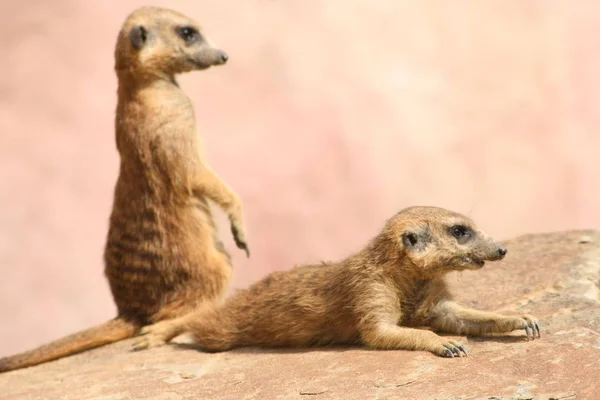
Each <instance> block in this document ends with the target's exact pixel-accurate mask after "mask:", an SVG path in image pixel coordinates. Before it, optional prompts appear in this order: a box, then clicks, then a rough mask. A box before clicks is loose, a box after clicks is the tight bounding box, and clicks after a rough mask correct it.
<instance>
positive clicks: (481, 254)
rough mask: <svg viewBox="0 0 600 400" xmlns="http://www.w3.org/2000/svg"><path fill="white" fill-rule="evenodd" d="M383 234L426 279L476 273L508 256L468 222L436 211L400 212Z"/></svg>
mask: <svg viewBox="0 0 600 400" xmlns="http://www.w3.org/2000/svg"><path fill="white" fill-rule="evenodd" d="M383 234H384V236H385V237H386V239H387V242H388V243H389V242H390V241H391V242H392V243H393V244H394V246H393V247H395V248H396V251H397V252H398V253H400V255H401V256H403V258H404V259H405V260H408V261H409V262H410V263H411V265H412V266H413V268H415V272H418V273H419V274H420V275H422V276H427V277H432V276H436V275H439V274H443V273H447V272H450V271H457V270H458V271H460V270H465V269H479V268H481V267H483V265H484V264H485V261H495V260H501V259H502V258H504V256H505V255H506V253H507V250H506V248H504V246H502V245H501V244H499V243H497V242H496V241H494V240H493V239H492V238H491V237H489V236H488V235H486V234H485V233H484V232H483V231H481V230H480V229H478V228H477V226H476V225H475V223H474V222H473V221H472V220H471V219H469V218H467V217H465V216H464V215H461V214H458V213H455V212H452V211H448V210H445V209H443V208H437V207H411V208H407V209H405V210H402V211H401V212H399V213H398V214H397V215H395V216H394V217H393V218H392V219H390V220H389V221H388V224H387V226H386V228H385V229H384V231H383Z"/></svg>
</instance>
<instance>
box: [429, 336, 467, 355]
mask: <svg viewBox="0 0 600 400" xmlns="http://www.w3.org/2000/svg"><path fill="white" fill-rule="evenodd" d="M432 353H434V354H437V355H438V356H440V357H447V358H454V357H463V354H464V357H469V349H467V347H466V346H465V345H463V344H461V343H459V342H457V341H454V340H447V339H444V338H440V342H439V343H438V344H436V346H435V347H434V349H433V350H432Z"/></svg>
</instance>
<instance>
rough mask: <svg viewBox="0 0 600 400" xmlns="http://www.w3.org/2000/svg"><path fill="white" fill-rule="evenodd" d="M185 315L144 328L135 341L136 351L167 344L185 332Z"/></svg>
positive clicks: (134, 348) (133, 346) (134, 347)
mask: <svg viewBox="0 0 600 400" xmlns="http://www.w3.org/2000/svg"><path fill="white" fill-rule="evenodd" d="M184 321H185V317H180V318H177V319H173V320H166V321H161V322H157V323H155V324H152V325H147V326H145V327H143V328H142V330H141V331H140V335H139V337H138V339H137V340H136V341H135V342H134V343H133V345H132V348H133V350H134V351H139V350H145V349H151V348H154V347H160V346H164V345H165V344H167V343H168V342H169V341H171V339H173V338H175V337H176V336H179V335H181V334H182V333H185V324H184Z"/></svg>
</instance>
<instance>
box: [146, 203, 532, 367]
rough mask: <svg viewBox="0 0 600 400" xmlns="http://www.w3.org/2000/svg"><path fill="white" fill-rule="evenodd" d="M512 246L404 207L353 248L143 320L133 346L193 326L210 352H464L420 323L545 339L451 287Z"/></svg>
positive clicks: (445, 215)
mask: <svg viewBox="0 0 600 400" xmlns="http://www.w3.org/2000/svg"><path fill="white" fill-rule="evenodd" d="M506 252H507V250H506V249H505V248H504V247H503V246H502V245H500V244H498V243H496V242H495V241H494V240H493V239H491V238H490V237H488V236H487V235H486V234H485V233H484V232H482V231H481V230H479V229H478V228H477V227H476V226H475V224H474V223H473V221H471V220H470V219H469V218H467V217H465V216H463V215H460V214H457V213H454V212H451V211H447V210H444V209H441V208H435V207H413V208H407V209H405V210H403V211H401V212H400V213H398V214H397V215H395V216H394V217H393V218H391V219H390V220H388V221H387V223H386V225H385V227H384V228H383V230H382V231H381V233H380V234H379V235H378V236H376V237H375V238H374V239H373V240H372V241H371V242H370V243H369V244H368V245H367V246H366V247H365V248H364V249H363V250H362V251H360V252H358V253H357V254H355V255H352V256H350V257H348V258H347V259H345V260H343V261H341V262H337V263H323V264H321V265H307V266H301V267H296V268H294V269H292V270H289V271H280V272H274V273H272V274H270V275H268V276H267V277H266V278H264V279H263V280H261V281H259V282H257V283H256V284H254V285H252V286H250V287H249V288H248V289H246V290H242V291H240V292H239V293H238V294H237V295H234V296H232V297H230V298H229V299H227V300H225V301H224V302H223V303H221V304H217V305H211V304H208V303H207V304H205V305H201V306H200V307H199V308H198V309H197V310H196V311H195V312H193V313H190V314H188V315H187V316H184V317H181V318H177V319H174V320H171V321H165V322H160V323H157V324H155V325H151V326H147V327H145V328H144V329H143V330H142V334H143V335H145V336H142V337H140V339H139V340H138V341H137V342H136V343H135V344H134V349H136V350H140V349H144V348H149V347H155V346H160V345H162V344H164V343H166V342H168V341H169V340H171V339H172V338H174V337H175V336H178V335H180V334H182V333H191V334H192V337H193V340H194V342H195V343H197V344H198V345H199V346H200V347H202V348H203V349H204V350H206V351H225V350H229V349H233V348H236V347H242V346H259V347H304V346H318V345H328V344H364V345H367V346H368V347H371V348H374V349H403V350H426V351H430V352H432V353H434V354H437V355H439V356H442V357H454V356H461V357H462V355H463V354H464V355H468V353H467V350H466V349H465V347H464V346H463V345H462V344H461V343H459V342H456V341H454V340H450V339H447V338H445V337H442V336H439V335H437V334H436V333H434V332H432V331H431V330H425V329H417V327H422V326H428V327H430V328H432V329H433V330H434V331H440V332H448V333H454V334H468V335H481V334H486V333H505V332H510V331H513V330H516V329H525V331H526V333H527V338H528V339H529V338H530V337H531V338H533V337H535V335H536V334H537V335H538V337H539V334H540V330H539V325H538V322H537V319H536V318H534V317H532V316H530V315H522V316H503V315H499V314H495V313H491V312H484V311H476V310H472V309H468V308H465V307H463V306H460V305H459V304H457V303H455V302H453V301H452V298H451V296H450V294H449V293H448V290H447V288H446V283H445V282H444V276H445V275H446V274H447V273H448V272H450V271H462V270H476V269H479V268H481V267H482V266H483V265H484V262H485V261H494V260H500V259H502V258H504V256H505V254H506Z"/></svg>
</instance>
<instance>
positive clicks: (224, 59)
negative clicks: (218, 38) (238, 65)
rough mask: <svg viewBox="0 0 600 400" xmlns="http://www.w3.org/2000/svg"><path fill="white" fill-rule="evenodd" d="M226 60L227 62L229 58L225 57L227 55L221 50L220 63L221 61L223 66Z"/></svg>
mask: <svg viewBox="0 0 600 400" xmlns="http://www.w3.org/2000/svg"><path fill="white" fill-rule="evenodd" d="M227 60H229V56H228V55H227V53H225V52H224V51H222V50H221V61H223V64H225V63H226V62H227Z"/></svg>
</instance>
